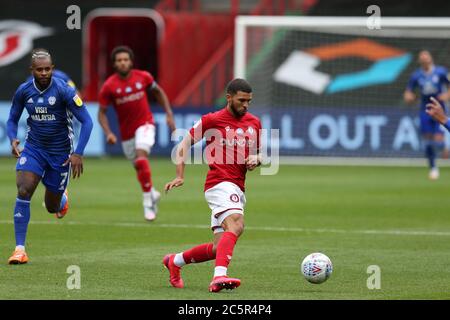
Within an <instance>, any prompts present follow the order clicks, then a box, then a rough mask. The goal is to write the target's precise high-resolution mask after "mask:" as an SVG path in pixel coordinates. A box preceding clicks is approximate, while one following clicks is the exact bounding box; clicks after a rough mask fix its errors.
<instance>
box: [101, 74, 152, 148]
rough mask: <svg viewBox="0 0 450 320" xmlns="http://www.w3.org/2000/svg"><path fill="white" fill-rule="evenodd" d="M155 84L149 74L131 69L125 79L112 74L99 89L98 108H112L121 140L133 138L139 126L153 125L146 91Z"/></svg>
mask: <svg viewBox="0 0 450 320" xmlns="http://www.w3.org/2000/svg"><path fill="white" fill-rule="evenodd" d="M155 84H156V82H155V80H154V79H153V76H152V75H151V74H150V73H148V72H147V71H142V70H136V69H133V70H131V71H130V75H129V76H128V78H127V79H123V78H121V77H120V76H119V75H118V74H117V73H115V74H113V75H112V76H110V77H109V78H108V79H106V81H105V83H104V84H103V86H102V88H101V89H100V93H99V98H98V100H99V103H100V108H107V107H108V106H110V105H112V106H114V109H115V110H116V113H117V119H118V120H119V127H120V135H121V137H122V140H129V139H131V138H133V137H134V134H135V132H136V129H137V128H139V127H140V126H142V125H144V124H146V123H150V124H154V120H153V114H152V113H151V111H150V104H149V103H148V97H147V92H146V90H147V88H149V87H150V88H151V87H152V86H154V85H155Z"/></svg>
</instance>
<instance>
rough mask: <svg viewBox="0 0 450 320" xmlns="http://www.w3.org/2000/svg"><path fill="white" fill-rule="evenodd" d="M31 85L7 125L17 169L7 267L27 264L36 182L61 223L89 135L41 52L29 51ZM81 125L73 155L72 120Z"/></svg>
mask: <svg viewBox="0 0 450 320" xmlns="http://www.w3.org/2000/svg"><path fill="white" fill-rule="evenodd" d="M30 68H31V71H32V74H33V79H32V80H29V81H26V82H24V83H23V84H21V85H20V86H19V88H18V89H17V91H16V93H15V94H14V98H13V101H12V106H11V111H10V114H9V119H8V122H7V132H8V137H9V139H10V141H11V148H12V154H13V155H14V156H15V157H16V158H18V161H17V165H16V183H17V199H16V206H15V208H14V231H15V236H16V249H15V251H14V253H13V255H12V256H11V257H10V258H9V260H8V263H9V264H22V263H26V262H28V256H27V254H26V252H25V238H26V233H27V228H28V222H29V220H30V201H31V197H32V196H33V193H34V191H35V190H36V187H37V186H38V184H39V182H40V181H42V183H43V184H44V186H45V188H46V191H45V206H46V208H47V210H48V212H50V213H54V214H56V216H57V217H58V218H62V217H63V216H64V215H65V214H66V212H67V209H68V201H67V194H65V190H66V187H67V184H68V182H69V178H70V174H71V173H72V177H73V178H78V177H80V175H81V174H82V173H83V158H82V156H83V152H84V149H85V147H86V144H87V142H88V140H89V136H90V134H91V131H92V126H93V124H92V120H91V117H90V116H89V113H88V111H87V109H86V106H85V105H84V104H83V102H82V101H81V99H80V98H79V97H78V95H77V94H76V92H75V89H74V88H72V87H70V86H69V85H68V84H67V83H66V82H65V81H63V80H61V79H58V78H56V77H53V76H52V71H53V63H52V59H51V56H50V54H49V53H48V52H45V51H36V50H34V51H33V54H32V58H31V67H30ZM24 109H26V110H27V112H28V119H27V126H28V129H27V136H26V141H25V146H24V149H23V150H22V151H21V150H20V149H19V143H20V142H19V140H18V139H17V127H18V122H19V119H20V116H21V115H22V112H23V110H24ZM73 115H74V116H75V117H76V118H77V119H78V120H79V121H80V122H81V131H80V137H79V140H78V144H77V147H76V149H75V151H74V150H73V143H72V139H73V130H72V116H73Z"/></svg>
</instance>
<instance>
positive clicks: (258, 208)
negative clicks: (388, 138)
mask: <svg viewBox="0 0 450 320" xmlns="http://www.w3.org/2000/svg"><path fill="white" fill-rule="evenodd" d="M14 164H15V163H14V160H13V159H6V158H2V159H0V204H1V207H0V208H1V211H0V299H227V300H229V299H238V300H239V299H450V290H449V283H450V254H449V252H450V169H448V168H442V169H441V179H440V180H438V181H429V180H428V179H427V169H426V168H425V167H423V168H412V167H409V168H406V167H405V168H401V167H333V166H282V167H281V168H280V171H279V173H278V174H277V175H274V176H261V175H259V170H257V171H255V172H250V173H248V175H247V192H246V197H247V206H246V213H245V218H246V230H245V232H244V234H243V235H242V237H241V239H240V240H239V241H238V244H237V246H236V248H235V251H234V256H233V261H232V263H231V265H230V268H229V275H230V276H234V277H238V278H240V279H241V280H242V285H241V287H239V288H238V289H236V290H233V291H224V292H220V293H219V294H212V293H209V292H208V284H209V282H210V280H211V277H212V272H213V267H214V264H213V262H207V263H202V264H197V265H188V266H186V267H185V268H184V269H183V273H182V274H183V278H184V280H185V288H184V289H174V288H171V287H170V286H169V283H168V273H167V271H166V270H165V269H164V268H163V266H162V263H161V260H162V258H163V256H164V254H166V253H169V252H179V251H182V250H184V249H188V248H190V247H192V246H194V245H196V244H200V243H204V242H207V241H210V240H211V239H212V233H211V231H210V230H209V223H210V213H209V209H208V207H207V204H206V202H205V200H204V196H203V183H204V178H205V174H206V171H207V167H206V166H200V165H196V166H187V168H186V170H187V171H186V179H185V185H184V186H183V187H181V188H178V189H175V190H173V191H172V192H170V193H169V194H168V195H163V197H162V199H161V203H160V206H159V214H158V218H157V220H156V221H155V222H153V223H148V222H146V221H144V219H143V213H142V207H141V192H140V189H139V185H138V183H137V181H136V178H135V173H134V170H133V168H132V167H131V165H130V163H129V162H127V161H126V160H124V159H121V158H120V159H110V158H107V159H85V173H84V175H83V176H82V177H81V179H80V180H77V181H71V183H70V185H69V192H70V193H69V197H70V211H69V213H68V215H67V216H66V217H65V218H64V219H62V220H57V219H56V218H54V217H53V216H52V215H50V214H48V213H46V211H45V210H44V208H43V207H42V200H43V191H44V189H43V187H42V186H40V187H39V188H38V189H37V191H36V193H35V195H34V197H33V200H32V211H31V223H30V226H29V233H28V238H27V252H28V255H29V257H30V262H29V263H28V264H26V265H13V266H9V265H7V263H6V262H7V259H8V257H9V256H10V254H11V252H12V250H13V248H14V245H15V242H14V232H13V224H12V220H13V219H12V216H13V212H12V211H13V207H14V200H15V196H16V188H15V172H14ZM151 165H152V172H153V181H154V184H155V186H156V187H157V188H158V189H159V190H161V189H162V188H163V186H164V184H165V183H166V182H167V181H168V180H169V179H171V178H173V177H174V173H175V167H174V165H172V164H171V162H170V161H169V159H152V160H151ZM318 251H319V252H323V253H325V254H326V255H328V256H329V257H330V258H331V260H332V262H333V266H334V272H333V274H332V276H331V278H330V279H329V280H328V281H327V282H325V283H323V284H320V285H313V284H309V283H308V282H306V280H304V279H303V277H302V276H301V275H300V267H299V266H300V262H301V260H302V259H303V257H305V256H306V255H307V254H309V253H312V252H318ZM71 265H76V266H79V268H80V272H81V288H80V289H79V290H78V289H74V290H69V289H68V288H67V286H66V284H67V280H68V278H69V277H70V276H71V274H69V273H67V268H68V267H69V266H71ZM370 265H377V266H379V267H380V270H381V288H380V289H373V290H369V289H368V288H367V279H368V278H369V277H370V276H371V274H368V273H367V268H368V267H369V266H370Z"/></svg>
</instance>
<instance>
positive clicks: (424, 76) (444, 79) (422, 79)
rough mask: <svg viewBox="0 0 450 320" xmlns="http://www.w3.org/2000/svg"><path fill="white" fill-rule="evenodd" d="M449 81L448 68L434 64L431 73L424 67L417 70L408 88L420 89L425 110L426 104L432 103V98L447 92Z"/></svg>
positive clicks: (412, 89)
mask: <svg viewBox="0 0 450 320" xmlns="http://www.w3.org/2000/svg"><path fill="white" fill-rule="evenodd" d="M449 83H450V82H449V79H448V71H447V69H445V68H444V67H441V66H434V68H433V70H432V71H431V72H430V73H426V72H425V71H424V70H423V69H422V68H420V69H418V70H416V71H415V72H414V73H413V74H412V75H411V78H410V79H409V82H408V87H407V89H409V90H411V91H414V90H415V89H416V88H418V89H419V92H420V96H421V103H420V105H421V110H422V111H424V110H425V109H426V105H427V104H428V103H430V98H431V97H434V98H436V97H437V96H439V95H440V94H441V93H444V92H446V91H447V90H448V86H449ZM441 102H442V101H441Z"/></svg>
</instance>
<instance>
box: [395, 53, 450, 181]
mask: <svg viewBox="0 0 450 320" xmlns="http://www.w3.org/2000/svg"><path fill="white" fill-rule="evenodd" d="M418 62H419V64H420V68H419V69H417V70H416V71H415V72H414V73H413V74H412V75H411V77H410V79H409V82H408V85H407V88H406V90H405V92H404V95H403V98H404V100H405V102H406V103H408V104H412V103H414V102H415V101H416V94H415V93H414V90H415V89H416V88H418V89H419V93H420V132H421V134H422V137H423V143H424V147H425V156H426V158H427V159H428V165H429V167H430V172H429V178H430V179H432V180H435V179H438V178H439V169H438V167H437V165H436V153H437V151H440V150H442V149H444V147H445V142H444V132H443V130H442V129H441V128H440V124H439V123H438V122H437V121H435V120H433V119H432V118H431V117H430V116H429V115H428V114H427V113H426V105H427V103H429V101H430V98H431V97H434V98H437V99H438V100H439V101H440V102H441V103H442V105H443V106H444V108H445V103H444V102H445V101H447V100H448V99H449V98H450V87H449V79H448V75H447V70H446V69H445V68H444V67H441V66H436V65H434V63H433V57H432V56H431V54H430V52H429V51H427V50H422V51H420V52H419V55H418ZM446 152H448V151H446Z"/></svg>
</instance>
